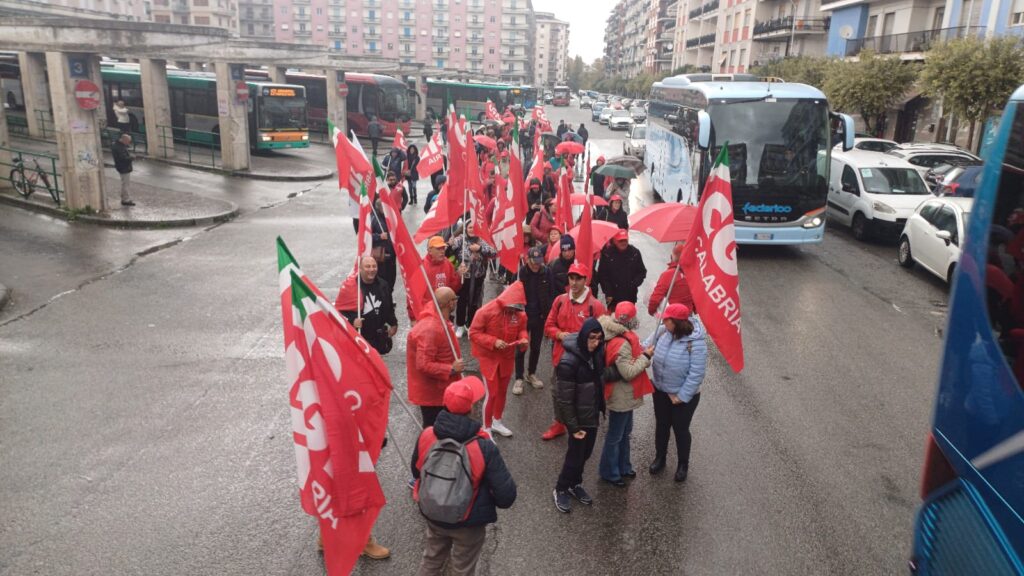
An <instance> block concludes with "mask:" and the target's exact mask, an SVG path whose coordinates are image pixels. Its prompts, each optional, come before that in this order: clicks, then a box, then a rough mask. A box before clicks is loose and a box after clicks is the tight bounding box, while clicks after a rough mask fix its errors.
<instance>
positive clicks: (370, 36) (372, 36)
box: [363, 29, 380, 40]
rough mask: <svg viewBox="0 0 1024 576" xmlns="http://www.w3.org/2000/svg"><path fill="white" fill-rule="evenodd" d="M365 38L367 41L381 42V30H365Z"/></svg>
mask: <svg viewBox="0 0 1024 576" xmlns="http://www.w3.org/2000/svg"><path fill="white" fill-rule="evenodd" d="M363 38H365V39H367V40H380V30H369V29H367V30H363Z"/></svg>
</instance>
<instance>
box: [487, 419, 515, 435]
mask: <svg viewBox="0 0 1024 576" xmlns="http://www.w3.org/2000/svg"><path fill="white" fill-rule="evenodd" d="M491 430H494V431H495V432H497V433H498V434H501V435H502V436H504V437H505V438H508V437H509V436H512V431H511V430H509V429H508V428H506V427H505V425H504V424H502V423H501V420H492V421H491Z"/></svg>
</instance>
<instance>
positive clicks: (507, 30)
mask: <svg viewBox="0 0 1024 576" xmlns="http://www.w3.org/2000/svg"><path fill="white" fill-rule="evenodd" d="M167 1H171V2H174V1H181V0H167ZM191 1H193V2H194V1H195V0H191ZM208 1H209V2H214V1H217V0H208ZM225 1H226V0H225ZM232 1H234V0H232ZM238 9H239V17H238V19H239V25H240V29H239V32H240V34H241V36H242V37H246V38H258V39H267V40H275V41H278V42H298V43H307V44H317V45H325V46H328V47H329V48H330V49H331V50H333V51H335V52H338V53H341V54H347V55H351V56H363V55H366V56H378V57H383V58H391V59H395V60H397V61H400V62H403V63H409V64H424V65H426V66H429V67H431V68H441V69H447V70H455V71H462V72H465V73H467V74H471V75H474V76H477V77H487V78H492V79H496V80H504V81H510V82H520V83H528V82H530V81H531V79H532V77H533V65H532V61H533V57H534V41H533V20H534V16H533V5H532V2H531V0H239V5H238ZM566 26H568V25H566Z"/></svg>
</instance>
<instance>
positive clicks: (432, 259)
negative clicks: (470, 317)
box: [409, 236, 466, 318]
mask: <svg viewBox="0 0 1024 576" xmlns="http://www.w3.org/2000/svg"><path fill="white" fill-rule="evenodd" d="M447 250H448V243H447V242H445V241H444V238H442V237H440V236H431V237H430V239H429V240H427V255H426V256H424V257H423V270H424V271H425V272H426V273H427V281H428V282H429V283H430V286H428V287H427V288H428V289H429V290H431V291H434V290H437V289H438V288H444V287H445V286H447V287H448V288H451V289H452V290H453V291H455V293H456V294H457V293H458V292H459V289H460V288H462V274H464V273H465V272H466V270H465V269H462V270H461V271H457V270H455V266H454V265H453V264H452V262H451V260H449V259H448V258H447ZM423 304H424V306H426V307H428V308H433V306H434V303H433V302H431V301H430V294H426V298H424V300H423ZM409 317H410V318H412V313H411V311H410V314H409Z"/></svg>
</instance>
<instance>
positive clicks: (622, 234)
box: [612, 230, 629, 242]
mask: <svg viewBox="0 0 1024 576" xmlns="http://www.w3.org/2000/svg"><path fill="white" fill-rule="evenodd" d="M619 240H629V230H619V231H618V232H616V233H615V236H612V241H613V242H618V241H619Z"/></svg>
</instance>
